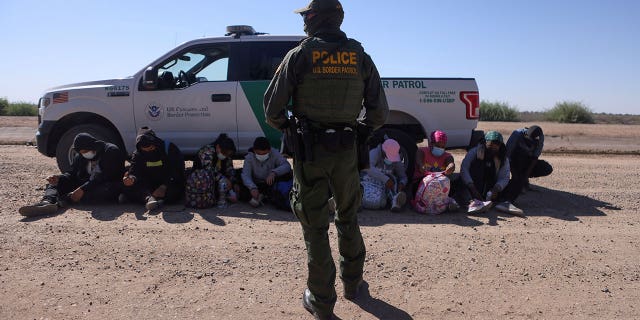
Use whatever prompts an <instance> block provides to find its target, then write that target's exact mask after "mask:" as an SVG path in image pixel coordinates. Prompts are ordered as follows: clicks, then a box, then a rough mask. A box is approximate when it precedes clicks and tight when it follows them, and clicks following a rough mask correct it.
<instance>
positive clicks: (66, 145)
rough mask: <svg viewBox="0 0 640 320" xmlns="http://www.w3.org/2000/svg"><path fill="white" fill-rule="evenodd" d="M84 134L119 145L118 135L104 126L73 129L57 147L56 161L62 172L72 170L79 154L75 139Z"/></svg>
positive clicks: (95, 125)
mask: <svg viewBox="0 0 640 320" xmlns="http://www.w3.org/2000/svg"><path fill="white" fill-rule="evenodd" d="M83 132H84V133H88V134H90V135H92V136H94V137H95V138H96V139H98V140H102V141H106V142H111V143H113V144H118V136H117V134H116V133H115V132H113V131H112V130H110V129H108V128H106V127H104V126H102V125H99V124H81V125H77V126H74V127H71V129H69V130H67V132H65V133H64V134H63V135H62V137H61V138H60V141H58V145H57V146H56V161H57V163H58V168H59V169H60V171H62V172H65V171H68V170H69V169H71V164H72V163H73V159H74V158H75V156H76V154H77V153H76V151H75V150H73V139H74V138H75V137H76V135H78V134H79V133H83Z"/></svg>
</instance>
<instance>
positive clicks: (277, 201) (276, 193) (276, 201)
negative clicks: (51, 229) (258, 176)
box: [269, 180, 293, 211]
mask: <svg viewBox="0 0 640 320" xmlns="http://www.w3.org/2000/svg"><path fill="white" fill-rule="evenodd" d="M291 187H293V180H287V181H278V182H276V183H275V184H274V185H273V188H272V189H271V195H270V196H269V202H270V203H271V204H273V205H274V206H275V207H276V208H278V209H280V210H287V211H289V210H291V202H290V201H289V192H290V191H291Z"/></svg>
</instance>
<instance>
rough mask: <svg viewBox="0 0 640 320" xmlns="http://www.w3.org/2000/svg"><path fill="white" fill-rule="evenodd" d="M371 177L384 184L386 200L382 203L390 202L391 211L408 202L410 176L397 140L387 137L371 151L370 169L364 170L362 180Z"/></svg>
mask: <svg viewBox="0 0 640 320" xmlns="http://www.w3.org/2000/svg"><path fill="white" fill-rule="evenodd" d="M367 176H368V177H367ZM369 178H372V179H374V180H377V181H378V182H379V183H381V184H383V185H384V188H385V192H384V195H383V196H386V201H382V203H385V202H386V203H390V204H391V212H399V211H401V210H402V208H403V207H404V205H405V203H406V202H407V194H406V193H405V186H406V185H407V182H408V178H407V171H406V168H405V166H404V163H402V161H401V159H400V144H399V143H398V142H397V141H396V140H394V139H386V140H384V142H382V143H381V144H379V145H378V146H376V147H374V148H373V149H371V150H370V151H369V169H364V170H362V180H366V179H369Z"/></svg>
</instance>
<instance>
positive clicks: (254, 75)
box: [248, 41, 297, 80]
mask: <svg viewBox="0 0 640 320" xmlns="http://www.w3.org/2000/svg"><path fill="white" fill-rule="evenodd" d="M296 44H297V43H296V42H292V41H279V42H252V43H250V46H249V79H248V80H271V78H273V75H274V73H275V72H276V69H278V65H280V62H281V61H282V59H283V58H284V56H285V55H286V54H287V52H289V50H291V49H292V48H293V47H295V46H296Z"/></svg>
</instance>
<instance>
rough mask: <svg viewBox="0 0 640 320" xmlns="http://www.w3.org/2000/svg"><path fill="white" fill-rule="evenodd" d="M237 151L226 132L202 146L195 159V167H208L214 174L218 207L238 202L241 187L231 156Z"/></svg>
mask: <svg viewBox="0 0 640 320" xmlns="http://www.w3.org/2000/svg"><path fill="white" fill-rule="evenodd" d="M235 152H236V145H235V143H234V142H233V140H232V139H231V138H229V136H227V134H226V133H221V134H220V135H219V136H218V138H217V139H216V140H215V141H214V142H212V143H210V144H208V145H205V146H203V147H202V148H200V150H198V153H197V156H196V158H195V160H194V161H193V169H194V170H197V169H206V170H208V171H209V172H210V173H211V175H212V176H213V179H214V181H215V182H214V183H215V186H214V188H215V190H216V199H218V204H217V205H218V207H219V208H224V207H226V206H227V203H228V202H231V203H236V202H238V196H237V194H238V192H239V187H238V185H237V179H236V173H235V169H234V168H233V159H231V156H232V155H233V154H234V153H235Z"/></svg>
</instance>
